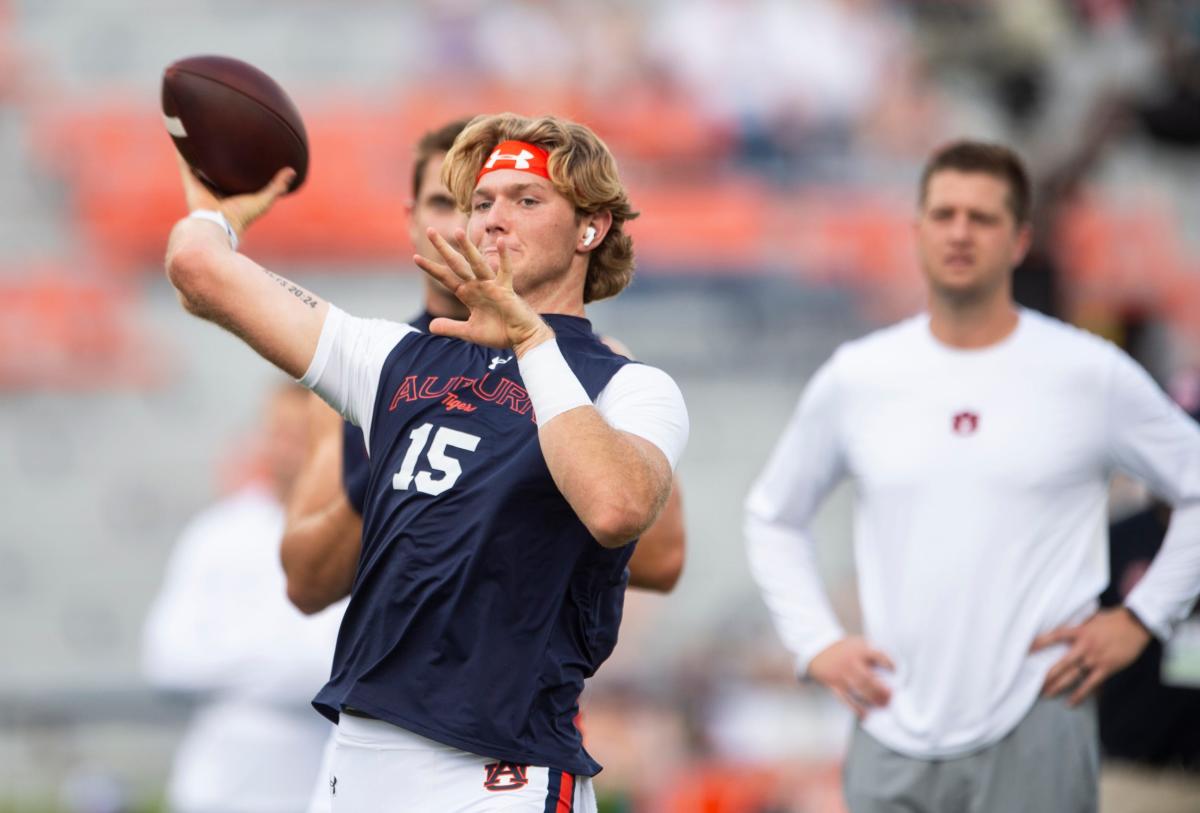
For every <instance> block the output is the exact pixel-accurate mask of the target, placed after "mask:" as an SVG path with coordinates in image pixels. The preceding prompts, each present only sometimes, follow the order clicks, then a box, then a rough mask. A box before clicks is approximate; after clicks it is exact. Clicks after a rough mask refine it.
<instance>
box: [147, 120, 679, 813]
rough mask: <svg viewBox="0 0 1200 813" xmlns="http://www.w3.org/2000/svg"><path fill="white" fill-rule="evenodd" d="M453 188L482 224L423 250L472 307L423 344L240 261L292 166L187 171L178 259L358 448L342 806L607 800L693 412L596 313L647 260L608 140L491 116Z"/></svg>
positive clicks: (422, 261)
mask: <svg viewBox="0 0 1200 813" xmlns="http://www.w3.org/2000/svg"><path fill="white" fill-rule="evenodd" d="M443 178H444V179H445V180H446V182H447V187H448V188H449V189H450V191H451V192H452V193H453V195H454V198H455V201H456V203H457V204H458V205H459V206H460V207H461V208H463V209H467V210H469V212H470V216H469V220H468V223H467V229H466V231H465V232H463V231H459V232H458V233H457V234H456V235H455V239H454V240H453V241H452V242H451V241H447V240H446V239H445V238H443V237H441V236H440V235H438V234H437V233H436V232H435V231H433V230H431V231H430V233H429V235H428V236H429V239H430V241H431V242H432V244H433V246H434V247H435V248H436V249H437V251H438V253H439V255H440V257H439V258H437V259H431V258H417V260H416V261H417V263H418V265H420V266H421V267H422V268H423V269H424V270H425V271H427V272H428V273H430V274H431V275H432V276H433V277H434V278H435V279H437V280H438V281H439V282H441V283H442V284H443V285H445V286H446V287H447V288H448V289H449V290H450V291H451V292H452V293H454V295H455V296H456V297H457V298H458V299H459V300H460V301H462V302H463V303H464V304H465V305H466V306H467V307H468V308H469V310H470V315H469V318H468V319H467V320H466V321H455V320H451V319H444V318H443V319H435V320H433V322H432V323H431V324H430V331H431V333H428V334H426V333H421V332H418V331H415V330H413V329H412V328H411V327H409V326H407V325H403V324H399V323H393V322H386V321H381V320H366V319H356V318H354V317H351V316H349V315H347V314H345V313H344V312H342V311H341V310H339V309H338V308H336V307H334V306H332V305H330V304H329V303H327V302H324V301H323V300H321V299H319V298H317V297H315V296H311V295H308V296H304V297H303V298H297V297H296V296H295V295H293V294H292V293H290V292H289V291H288V290H287V289H286V288H283V287H280V284H279V282H278V280H279V279H280V278H279V277H277V276H276V275H275V274H274V273H272V272H270V271H267V270H266V269H264V268H262V267H261V266H259V265H258V264H256V263H254V262H253V261H252V260H250V259H249V258H247V257H245V256H244V255H241V254H238V253H236V248H235V246H233V245H231V243H232V242H233V241H232V240H231V236H234V237H235V236H236V235H238V234H239V233H240V232H241V231H242V230H244V228H245V227H246V226H247V225H249V223H251V222H252V221H253V220H254V219H256V218H257V217H258V216H261V215H262V214H263V213H265V212H266V210H267V209H268V208H269V207H270V206H271V204H272V203H273V202H274V200H275V199H276V198H277V197H278V195H279V194H280V193H281V192H282V191H283V190H284V189H285V188H286V184H287V181H288V179H289V174H288V173H287V171H283V172H281V173H280V174H279V175H278V176H277V177H276V178H275V180H274V181H272V183H271V185H270V186H268V187H267V188H266V189H264V190H262V191H261V192H259V193H256V194H254V195H244V196H239V197H234V198H229V199H226V200H220V201H218V200H216V199H214V198H213V197H212V196H211V195H209V194H208V192H207V190H205V189H204V188H203V187H202V186H201V185H200V184H199V183H198V182H197V181H196V179H195V178H194V177H193V176H192V175H191V173H190V172H188V171H186V169H185V171H184V173H183V180H184V185H185V190H186V192H187V196H188V202H189V208H190V209H191V210H192V212H193V215H192V216H189V217H188V218H185V219H183V220H181V221H180V222H179V223H178V224H176V226H175V228H174V229H173V231H172V234H171V238H170V242H169V245H168V249H167V274H168V277H169V278H170V280H171V282H172V283H173V284H174V285H175V287H176V289H177V290H178V291H179V294H180V298H181V300H182V302H183V304H184V306H185V308H187V309H188V310H189V311H191V312H192V313H194V314H196V315H198V316H201V317H203V318H206V319H209V320H211V321H214V322H217V323H218V324H221V325H223V326H225V327H227V328H228V329H230V330H231V331H233V332H234V333H236V334H237V335H238V336H240V337H241V338H243V339H244V340H245V341H246V342H247V343H248V344H249V345H250V346H251V347H252V348H253V349H255V350H256V351H257V352H258V353H259V354H260V355H262V356H263V357H264V358H266V359H267V360H268V361H270V362H272V363H273V364H275V365H276V366H278V367H280V368H281V369H283V370H284V371H286V372H288V373H289V374H291V375H293V376H296V377H298V378H300V379H301V381H302V383H304V384H305V385H306V386H309V387H311V388H312V389H314V390H315V391H316V392H317V393H318V394H320V395H321V396H322V397H323V398H324V399H325V400H326V401H327V402H328V403H330V405H331V406H333V407H334V408H335V409H337V410H338V411H339V412H341V413H342V414H343V415H345V416H346V417H347V418H349V419H350V420H351V421H353V422H354V423H356V424H358V425H360V426H362V427H363V435H364V438H365V439H366V440H367V443H368V447H369V448H368V451H369V453H370V455H371V459H372V465H371V475H370V478H369V481H368V485H367V498H366V503H365V511H364V515H363V538H362V556H361V559H360V563H359V567H358V572H357V574H356V575H355V579H354V586H353V594H352V598H351V600H350V604H349V607H348V608H347V610H346V614H345V617H344V620H343V623H342V628H341V632H340V634H339V637H338V644H337V650H336V652H335V655H334V664H333V672H332V676H331V678H330V681H329V683H328V684H327V685H326V686H325V688H324V689H322V690H321V692H320V693H319V694H318V695H317V698H316V699H315V701H314V705H316V707H317V708H318V710H319V711H321V713H323V714H324V715H325V716H327V717H329V718H330V719H331V720H334V721H336V722H337V724H338V734H337V744H336V747H335V751H334V757H333V776H332V778H331V780H330V785H331V788H330V790H331V795H332V797H333V799H332V802H333V805H332V809H333V811H334V813H342V811H370V810H378V809H381V808H382V807H391V808H395V809H405V810H439V811H465V810H471V811H485V810H522V811H537V812H538V813H542V812H543V811H545V810H555V811H574V810H578V811H594V810H595V797H594V794H593V792H592V789H591V782H590V777H591V776H592V775H594V774H595V773H596V772H597V771H598V770H599V765H597V764H596V762H595V761H594V760H592V759H591V757H590V756H589V755H588V754H587V752H586V751H585V750H584V749H583V745H582V740H581V737H580V734H579V731H578V730H577V729H576V727H575V724H574V718H575V716H576V713H577V710H578V700H579V694H580V692H581V691H582V688H583V681H584V679H585V678H587V677H589V676H591V674H592V673H593V672H594V671H595V670H596V668H598V667H599V665H600V663H602V662H603V661H604V660H605V658H607V657H608V655H609V653H610V652H611V651H612V647H613V645H614V644H615V642H616V634H617V627H618V625H619V623H620V613H621V603H622V600H623V596H624V589H625V578H626V575H625V574H626V564H627V563H628V560H629V556H630V554H631V553H632V546H631V545H630V544H629V543H630V542H631V541H632V540H635V539H636V538H637V536H638V535H639V534H640V533H641V531H643V530H644V529H645V528H646V527H648V526H649V525H650V524H651V523H652V522H653V521H654V519H655V517H656V516H657V515H658V512H659V511H660V510H661V508H662V506H663V504H664V503H665V502H666V500H667V497H668V494H669V493H670V489H671V477H672V470H673V468H674V466H675V464H676V462H677V461H678V459H679V456H680V454H681V453H682V451H683V447H684V445H685V443H686V438H687V413H686V409H685V407H684V404H683V399H682V396H681V395H680V393H679V390H678V388H677V387H676V386H675V384H674V382H672V381H671V379H670V378H669V377H668V376H667V375H666V374H665V373H662V372H661V371H658V370H655V369H654V368H651V367H648V366H645V365H641V364H636V363H633V362H630V361H629V360H628V359H626V358H625V357H623V356H619V355H617V354H616V353H614V352H613V351H611V350H610V349H609V348H608V347H606V346H605V345H604V344H603V343H602V342H600V340H599V339H598V338H597V337H596V336H595V334H594V333H593V332H592V330H591V325H590V323H589V322H588V321H587V320H586V318H585V317H584V303H585V302H589V301H593V300H596V299H601V298H604V297H607V296H614V295H616V294H617V293H619V292H620V290H621V289H622V288H624V287H625V285H626V284H628V282H629V279H630V277H631V276H632V270H633V250H632V241H631V240H630V239H629V237H628V236H627V235H625V234H624V231H623V227H624V223H625V222H626V221H627V220H628V219H629V218H631V217H633V216H634V212H633V210H632V208H631V207H630V204H629V201H628V198H627V196H626V194H625V190H624V188H623V186H622V185H621V182H620V179H619V178H618V175H617V171H616V162H615V160H614V159H613V157H612V155H611V153H609V151H608V148H607V147H606V146H605V145H604V144H603V142H601V141H600V140H599V139H598V138H597V137H596V136H595V134H593V133H592V132H591V131H590V130H588V129H587V128H586V127H583V126H581V125H578V124H574V123H572V122H567V121H564V120H562V119H557V118H553V117H543V118H541V119H526V118H522V117H519V116H514V115H510V114H503V115H499V116H486V117H479V118H477V119H475V120H474V121H473V122H472V123H471V125H470V126H469V127H468V128H467V129H466V130H465V131H464V132H463V134H462V135H461V136H460V137H459V138H458V140H457V141H456V142H455V146H454V147H453V149H451V151H450V152H449V153H448V154H447V156H446V159H445V165H444V168H443ZM197 212H201V213H203V214H197ZM212 220H216V221H218V222H217V223H213V222H209V221H212ZM226 225H227V226H228V228H225V226H226ZM285 284H286V283H285ZM304 293H305V294H307V292H304Z"/></svg>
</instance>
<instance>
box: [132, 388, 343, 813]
mask: <svg viewBox="0 0 1200 813" xmlns="http://www.w3.org/2000/svg"><path fill="white" fill-rule="evenodd" d="M308 397H309V396H308V393H307V391H306V390H304V389H303V388H302V387H299V386H296V385H295V384H290V383H289V384H285V385H281V386H279V387H278V388H276V389H275V391H274V392H273V393H272V394H271V396H270V399H269V401H268V403H267V405H266V410H265V415H264V418H263V425H262V427H261V434H262V462H263V464H264V466H263V468H264V474H265V475H266V476H265V477H264V478H263V479H262V480H261V481H256V482H253V483H251V484H250V485H247V486H244V487H242V488H241V489H239V490H238V491H237V492H236V493H234V494H232V495H230V496H228V497H226V498H225V499H223V500H221V501H220V502H219V503H217V504H215V505H213V506H212V507H211V508H209V509H207V510H206V511H204V512H203V513H201V514H200V515H199V516H197V517H196V518H195V519H194V520H192V522H191V523H190V524H189V525H188V527H187V528H186V529H185V530H184V532H183V534H182V536H181V537H180V539H179V542H178V543H177V545H176V546H175V550H174V551H173V552H172V555H171V559H170V562H169V565H168V568H167V573H166V578H165V580H164V582H163V585H162V589H161V592H160V593H159V595H158V597H157V598H156V599H155V601H154V604H153V605H152V607H151V609H150V614H149V617H148V618H147V620H146V626H145V636H144V650H143V668H144V671H145V674H146V677H147V679H148V680H149V681H150V682H151V683H153V684H154V685H155V686H158V687H159V688H161V689H164V690H168V691H171V692H181V693H187V694H188V695H191V696H192V697H193V698H194V700H195V702H196V704H197V705H196V709H195V712H194V714H193V716H192V719H191V722H190V724H189V726H188V729H187V732H186V734H185V735H184V737H183V740H182V741H181V742H180V744H179V748H178V751H177V752H176V755H175V763H174V767H173V769H172V772H171V778H170V783H169V785H168V791H167V801H168V804H169V806H170V809H171V810H173V811H178V813H217V811H230V812H238V813H243V812H244V813H268V812H269V813H284V812H285V811H289V812H294V811H297V810H302V809H303V808H304V804H305V803H306V801H307V800H308V795H309V793H310V791H311V789H312V778H313V776H314V775H315V772H316V770H317V765H318V761H319V759H320V757H321V750H322V747H323V745H324V743H325V740H326V739H327V738H328V736H329V733H330V730H331V729H330V726H329V724H328V723H327V722H326V721H325V720H323V719H321V718H319V717H316V716H315V715H314V714H313V713H312V707H311V705H310V701H311V699H312V694H313V692H315V691H316V690H317V689H318V688H319V687H320V686H321V684H322V683H323V682H324V681H325V679H326V678H327V677H328V674H329V661H330V652H331V651H332V647H333V644H334V641H335V639H336V635H337V627H338V623H339V621H340V619H341V612H342V610H343V606H342V605H337V606H333V607H330V608H329V609H328V610H326V611H325V612H322V613H320V614H319V615H316V616H312V617H305V616H304V615H302V614H301V613H300V612H298V611H297V610H296V608H295V607H293V606H292V605H291V604H290V603H289V602H288V600H287V595H286V591H285V580H284V576H283V572H282V570H281V569H280V567H279V556H278V551H279V539H280V535H281V534H282V532H283V522H284V509H283V505H284V503H285V502H286V501H287V499H288V496H289V493H290V492H291V490H292V487H293V484H294V483H295V479H296V474H297V472H298V471H299V468H300V465H301V462H302V459H303V449H304V441H305V432H306V428H307V415H306V411H307V399H308Z"/></svg>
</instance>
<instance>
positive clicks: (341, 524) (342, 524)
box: [279, 495, 362, 614]
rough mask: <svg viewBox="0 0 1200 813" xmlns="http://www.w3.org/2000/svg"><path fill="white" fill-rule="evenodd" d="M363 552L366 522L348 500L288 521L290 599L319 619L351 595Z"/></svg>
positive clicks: (285, 548)
mask: <svg viewBox="0 0 1200 813" xmlns="http://www.w3.org/2000/svg"><path fill="white" fill-rule="evenodd" d="M361 552H362V518H361V517H359V516H358V514H357V513H355V511H354V509H353V508H352V507H351V506H350V503H349V502H348V501H347V500H346V498H345V496H344V495H339V496H338V497H337V498H336V499H335V500H333V501H332V502H331V503H330V504H329V505H328V506H326V507H325V508H324V509H322V510H321V511H318V512H315V513H313V514H311V515H309V516H306V517H301V518H298V519H295V520H293V521H290V522H289V523H288V527H287V530H286V531H285V532H284V536H283V541H282V543H281V544H280V551H279V556H280V561H281V562H282V564H283V571H284V573H285V574H286V576H287V593H288V599H289V600H290V601H291V602H292V604H294V605H296V608H297V609H299V610H300V611H301V612H303V613H310V614H311V613H316V612H320V611H321V610H323V609H325V608H326V607H328V606H329V605H330V604H333V603H334V602H335V601H338V600H339V599H342V598H344V597H346V596H347V595H349V594H350V588H351V586H352V585H353V584H354V575H355V573H356V571H357V569H358V559H359V555H360V554H361Z"/></svg>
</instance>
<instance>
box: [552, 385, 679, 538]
mask: <svg viewBox="0 0 1200 813" xmlns="http://www.w3.org/2000/svg"><path fill="white" fill-rule="evenodd" d="M538 439H539V441H540V443H541V447H542V455H543V456H544V457H545V459H546V466H547V468H549V470H550V474H551V476H552V477H553V478H554V482H555V485H557V486H558V490H559V491H561V492H562V495H563V496H564V497H565V498H566V500H567V502H568V503H569V504H570V505H571V508H572V509H574V511H575V513H576V515H577V516H578V517H579V519H580V521H581V522H583V524H584V525H585V526H587V529H588V530H589V531H591V533H592V536H594V537H595V538H596V541H598V542H599V543H600V544H601V545H604V546H605V547H620V546H621V545H624V544H626V543H628V542H630V541H631V540H633V539H636V538H637V537H638V536H639V535H640V534H641V533H642V531H644V530H645V529H646V528H648V527H650V524H651V523H653V522H654V520H655V519H656V518H657V517H658V514H659V512H660V511H661V510H662V508H663V505H665V504H666V500H667V497H668V496H669V495H670V488H671V471H670V467H669V466H668V464H667V461H666V458H665V457H664V456H663V454H662V453H661V452H659V451H658V449H656V448H655V447H654V446H653V445H652V444H650V443H649V442H648V441H644V440H641V439H640V438H636V437H634V436H632V435H629V434H626V433H624V432H620V431H618V430H616V429H614V428H612V427H611V426H609V425H608V423H607V422H606V421H605V420H604V418H603V417H602V416H601V415H600V413H599V412H597V411H596V409H595V408H594V407H590V406H588V407H579V408H576V409H572V410H569V411H568V412H564V413H562V414H561V415H558V416H557V417H555V418H554V419H553V420H552V421H550V423H549V424H546V425H544V426H539V427H538Z"/></svg>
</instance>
